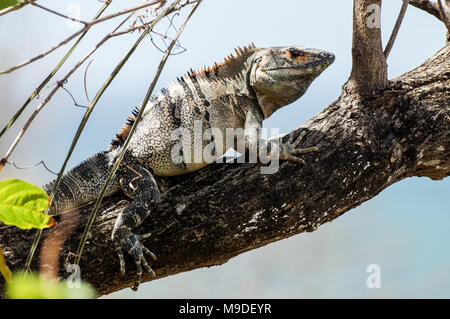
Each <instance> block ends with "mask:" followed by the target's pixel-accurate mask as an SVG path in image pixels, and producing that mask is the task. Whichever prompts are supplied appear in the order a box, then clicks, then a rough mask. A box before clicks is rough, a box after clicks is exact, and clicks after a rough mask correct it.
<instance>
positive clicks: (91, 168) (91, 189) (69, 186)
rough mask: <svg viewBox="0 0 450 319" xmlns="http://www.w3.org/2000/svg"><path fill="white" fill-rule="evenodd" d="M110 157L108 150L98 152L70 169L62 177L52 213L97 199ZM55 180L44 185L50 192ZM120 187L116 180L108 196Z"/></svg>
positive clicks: (51, 208)
mask: <svg viewBox="0 0 450 319" xmlns="http://www.w3.org/2000/svg"><path fill="white" fill-rule="evenodd" d="M108 162H109V157H108V153H107V152H101V153H97V154H95V155H94V156H92V157H90V158H88V159H86V160H85V161H83V162H81V163H80V164H78V165H77V166H75V167H74V168H72V169H71V170H69V171H68V172H67V173H66V174H64V176H63V177H62V179H61V182H60V184H59V188H58V191H57V192H56V194H55V197H54V198H53V201H52V205H51V207H50V212H51V213H56V212H63V211H66V210H69V209H71V208H73V207H77V206H79V205H82V204H84V203H87V202H90V201H93V200H95V199H96V198H97V197H98V195H99V192H100V190H101V189H102V187H103V185H104V184H105V181H106V177H107V176H108V175H107V174H108V172H109V171H108ZM54 184H55V181H53V182H51V183H49V184H47V185H45V186H43V189H44V190H45V191H46V192H47V193H50V192H51V190H52V189H53V186H54ZM118 189H119V183H118V182H117V181H116V180H114V181H113V182H112V183H111V184H110V186H109V188H108V190H107V194H106V196H109V195H111V194H113V193H114V192H116V191H117V190H118Z"/></svg>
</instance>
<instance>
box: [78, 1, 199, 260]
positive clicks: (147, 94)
mask: <svg viewBox="0 0 450 319" xmlns="http://www.w3.org/2000/svg"><path fill="white" fill-rule="evenodd" d="M178 2H179V0H177V1H175V2H173V3H172V5H171V7H174V6H175V5H176V4H177V3H178ZM200 3H201V0H200V1H199V2H198V3H197V4H196V5H195V6H194V8H193V9H192V10H191V12H190V13H189V15H188V16H187V17H186V19H185V21H184V23H183V25H182V26H181V27H180V29H179V30H178V32H177V34H176V35H175V38H174V40H173V41H172V43H171V44H170V46H169V47H168V48H167V51H166V53H165V54H164V56H163V58H162V60H161V62H160V64H159V66H158V69H157V71H156V74H155V76H154V77H153V80H152V83H151V84H150V87H149V88H148V90H147V93H146V95H145V98H144V101H143V103H142V107H141V109H140V110H139V112H138V114H137V116H136V120H135V122H134V123H133V126H132V127H131V129H130V132H129V134H128V136H127V139H126V140H125V143H124V145H123V149H122V151H121V152H120V154H119V156H118V157H117V159H116V161H115V163H114V165H113V167H112V169H111V172H110V173H109V176H108V178H107V180H106V182H105V185H104V186H103V188H102V190H101V192H100V194H99V196H98V198H97V201H96V202H95V205H94V209H93V210H92V213H91V215H90V216H89V221H88V223H87V224H86V227H85V229H84V232H83V236H82V237H81V241H80V244H79V246H78V250H77V258H76V259H75V264H76V265H78V264H79V262H80V259H81V255H82V253H83V249H84V245H85V243H86V240H87V236H88V234H89V231H90V229H91V226H92V223H93V221H94V218H95V216H96V214H97V212H98V209H99V207H100V203H101V201H102V199H103V197H104V195H105V193H106V190H107V189H108V187H109V184H110V183H111V181H112V179H113V177H114V175H115V173H116V171H117V169H118V167H119V164H120V162H121V161H122V159H123V156H124V154H125V151H126V149H127V146H128V144H129V142H130V140H131V137H132V136H133V134H134V132H135V130H136V126H137V123H139V121H140V119H141V117H142V114H143V113H144V110H145V108H146V105H147V103H148V101H149V99H150V96H151V95H152V93H153V90H154V88H155V85H156V82H157V81H158V78H159V76H160V74H161V71H162V69H163V68H164V65H165V63H166V61H167V58H168V57H169V55H170V51H171V50H172V48H173V46H174V44H175V42H176V40H177V39H178V37H179V36H180V34H181V32H182V31H183V29H184V27H185V26H186V23H187V22H188V21H189V19H190V18H191V16H192V14H193V13H194V12H195V10H196V9H197V7H198V6H199V4H200ZM169 8H170V7H169ZM169 11H170V9H169V10H168V9H166V10H165V11H164V12H163V13H162V14H160V15H159V17H161V18H162V17H163V16H166V15H167V14H169V13H170V12H169ZM153 26H154V24H153V25H151V26H149V27H148V28H147V29H146V31H145V32H143V33H142V35H141V36H140V37H139V39H138V41H139V42H140V41H141V40H142V39H143V38H144V37H145V36H146V35H147V34H148V32H150V30H151V29H152V28H153Z"/></svg>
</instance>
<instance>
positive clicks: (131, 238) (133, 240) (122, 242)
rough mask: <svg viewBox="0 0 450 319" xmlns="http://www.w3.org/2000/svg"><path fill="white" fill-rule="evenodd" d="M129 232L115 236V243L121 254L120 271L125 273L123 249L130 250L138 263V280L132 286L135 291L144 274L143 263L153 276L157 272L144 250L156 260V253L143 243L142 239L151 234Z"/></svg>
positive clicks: (117, 250)
mask: <svg viewBox="0 0 450 319" xmlns="http://www.w3.org/2000/svg"><path fill="white" fill-rule="evenodd" d="M127 233H128V234H123V235H122V236H120V234H119V233H118V234H117V235H119V236H116V237H115V240H114V241H115V244H116V252H117V255H118V256H119V262H120V272H121V273H122V275H123V274H125V260H124V258H123V253H122V251H123V250H125V251H126V252H128V253H129V254H130V255H131V256H132V257H133V258H134V262H135V263H136V275H137V278H136V281H135V282H134V286H133V287H132V288H131V289H133V290H134V291H136V290H137V289H138V287H139V284H140V282H141V276H142V266H141V264H142V265H144V267H145V269H146V270H147V271H148V272H149V273H151V274H152V275H153V276H155V272H154V271H153V269H152V268H151V267H150V265H149V264H148V263H147V260H146V259H145V256H144V252H145V253H147V254H148V255H149V256H150V257H151V258H153V259H154V260H156V256H155V254H154V253H152V252H151V251H150V250H148V249H147V247H145V246H144V245H142V243H141V240H142V239H145V238H147V237H150V234H144V235H136V234H133V233H131V232H129V231H128V232H127Z"/></svg>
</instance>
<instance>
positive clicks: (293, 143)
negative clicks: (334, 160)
mask: <svg viewBox="0 0 450 319" xmlns="http://www.w3.org/2000/svg"><path fill="white" fill-rule="evenodd" d="M305 135H306V131H302V132H301V133H300V135H299V136H298V137H297V138H296V139H295V140H294V132H291V134H289V140H288V142H287V143H282V144H280V154H279V156H280V157H279V158H280V159H281V160H287V161H293V162H297V163H300V164H303V165H306V162H305V161H304V160H303V159H302V158H300V157H297V156H295V155H299V154H306V153H311V152H317V151H319V148H318V147H317V146H313V147H308V148H298V145H299V144H300V142H301V141H302V139H303V137H304V136H305Z"/></svg>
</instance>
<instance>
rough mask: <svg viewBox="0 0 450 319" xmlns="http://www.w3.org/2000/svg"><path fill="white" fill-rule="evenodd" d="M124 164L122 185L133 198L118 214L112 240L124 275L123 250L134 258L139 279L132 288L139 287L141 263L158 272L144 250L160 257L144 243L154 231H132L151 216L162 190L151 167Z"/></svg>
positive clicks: (119, 174)
mask: <svg viewBox="0 0 450 319" xmlns="http://www.w3.org/2000/svg"><path fill="white" fill-rule="evenodd" d="M121 166H122V167H121V169H120V170H119V171H118V177H119V183H120V187H121V188H122V190H123V192H124V193H125V194H126V195H127V196H128V197H130V198H132V199H133V201H132V202H131V203H130V204H129V205H128V206H127V207H125V209H124V210H123V211H122V212H121V213H119V215H118V216H117V219H116V222H115V224H114V229H113V232H112V236H111V239H112V241H113V243H114V244H115V247H116V251H117V254H118V256H119V261H120V271H121V273H122V274H124V273H125V261H124V258H123V253H122V251H123V250H125V251H126V252H128V253H129V254H130V255H131V256H132V257H133V258H134V261H135V263H136V272H137V278H136V281H135V284H134V286H133V287H132V289H133V290H137V288H138V286H139V283H140V281H141V275H142V267H141V264H142V265H144V267H145V268H146V269H147V271H148V272H150V273H152V274H153V275H154V274H155V273H154V271H153V270H152V268H151V267H150V266H149V264H148V263H147V260H146V259H145V257H144V252H145V253H147V254H148V255H149V256H150V257H152V258H153V259H156V256H155V255H154V254H153V253H152V252H151V251H150V250H148V249H147V248H146V247H145V246H143V245H142V244H141V240H142V239H145V238H147V237H149V236H150V234H144V235H136V234H134V233H132V232H131V230H132V229H133V228H135V227H136V226H138V225H140V224H141V223H142V222H143V221H144V219H145V218H147V216H148V215H149V214H150V210H151V207H154V206H155V205H156V204H157V203H158V202H159V198H160V193H159V189H158V185H157V184H156V181H155V179H154V178H153V175H152V174H151V173H150V172H149V171H148V170H147V169H145V168H144V167H142V166H140V165H138V164H126V163H123V164H122V165H121Z"/></svg>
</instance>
